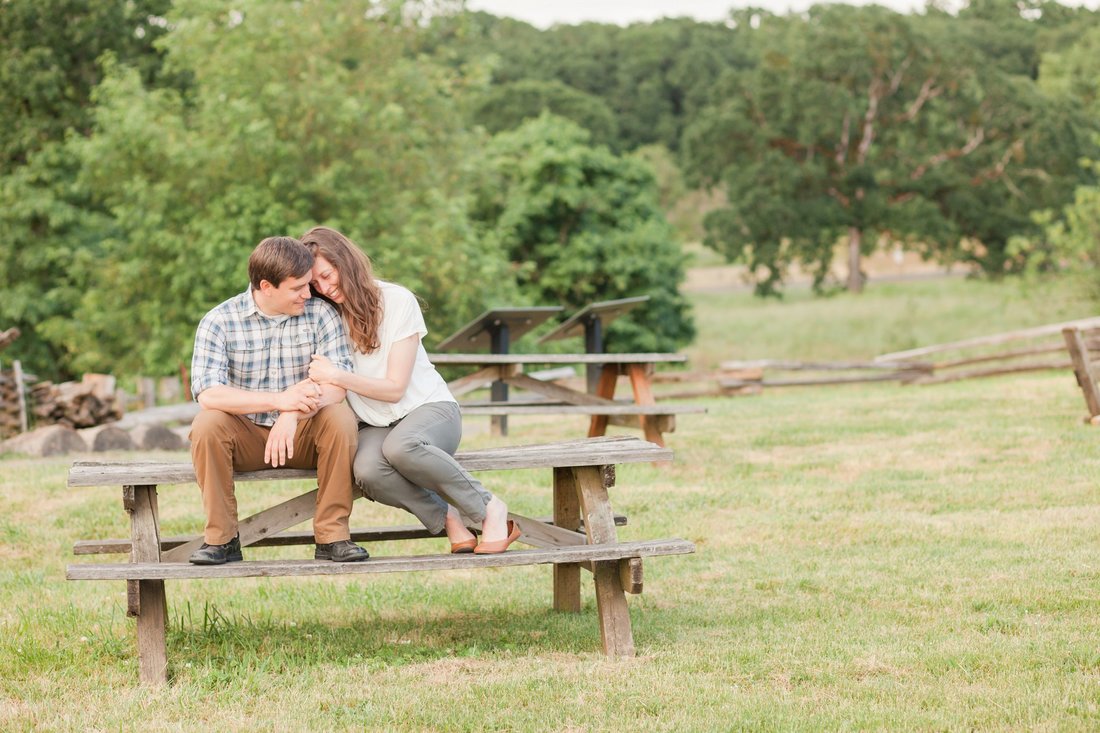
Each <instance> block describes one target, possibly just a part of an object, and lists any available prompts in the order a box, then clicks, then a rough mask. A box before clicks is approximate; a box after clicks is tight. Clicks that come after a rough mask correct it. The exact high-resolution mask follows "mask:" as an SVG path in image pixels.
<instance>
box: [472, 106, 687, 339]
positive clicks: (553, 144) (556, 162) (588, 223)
mask: <svg viewBox="0 0 1100 733" xmlns="http://www.w3.org/2000/svg"><path fill="white" fill-rule="evenodd" d="M473 217H474V219H475V220H476V221H477V222H479V224H480V225H481V227H482V230H483V231H484V234H485V236H486V238H487V239H489V240H490V241H493V242H495V243H499V247H500V248H501V250H503V251H504V252H505V253H506V255H507V257H508V259H509V260H510V261H511V263H512V267H513V270H514V272H515V273H516V278H517V279H518V281H519V287H520V290H521V292H522V293H523V294H525V295H526V296H527V297H528V299H529V300H533V301H534V302H535V303H538V304H544V305H564V306H566V308H567V310H573V311H575V310H578V309H580V308H582V307H583V306H585V305H587V304H588V303H591V302H593V301H599V300H607V299H613V298H622V297H628V296H636V295H649V296H650V297H651V300H650V302H649V303H648V304H647V305H646V307H645V308H643V309H637V310H635V311H632V312H631V313H630V314H628V315H627V316H624V317H622V318H619V319H617V320H616V321H615V322H614V323H613V324H612V325H611V326H610V327H609V329H608V332H607V334H606V344H607V347H608V349H609V350H611V351H635V350H636V351H659V350H671V349H675V348H677V347H679V346H681V345H683V344H685V343H687V342H689V341H690V340H691V338H692V336H693V335H694V327H693V325H692V322H691V320H690V316H689V313H688V305H687V303H686V301H685V300H684V298H683V297H682V296H681V295H680V294H679V292H678V291H677V286H678V284H679V283H680V282H681V281H682V280H683V276H684V272H683V260H684V258H683V255H682V254H681V252H680V248H679V246H678V245H677V243H676V242H675V241H674V240H673V238H672V232H671V229H670V227H669V225H668V223H667V221H665V219H664V216H663V215H662V213H661V211H660V207H659V204H658V192H657V185H656V181H655V179H654V176H653V172H652V171H651V170H650V169H649V168H648V166H646V165H645V164H643V163H642V162H641V161H639V160H637V159H632V158H621V157H618V156H616V155H614V154H613V153H612V152H611V151H609V150H608V149H607V148H605V147H593V146H591V145H589V135H588V133H587V132H586V131H585V130H583V129H581V128H580V127H578V126H577V125H575V124H573V123H571V122H569V121H568V120H565V119H562V118H558V117H554V116H551V115H546V114H544V115H542V116H541V117H539V118H538V119H536V120H530V121H528V122H525V123H524V124H523V125H521V126H520V127H519V128H518V129H516V130H514V131H510V132H503V133H500V134H499V135H497V136H496V137H494V138H493V140H492V141H491V142H490V144H489V147H488V150H487V169H486V177H485V180H484V181H483V182H482V184H481V186H480V188H479V190H478V192H477V197H476V200H475V208H474V211H473Z"/></svg>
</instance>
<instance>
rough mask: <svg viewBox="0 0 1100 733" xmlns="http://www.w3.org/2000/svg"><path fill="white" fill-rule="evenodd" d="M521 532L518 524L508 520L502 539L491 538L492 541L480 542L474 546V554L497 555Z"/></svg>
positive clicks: (517, 537) (518, 536)
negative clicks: (506, 534)
mask: <svg viewBox="0 0 1100 733" xmlns="http://www.w3.org/2000/svg"><path fill="white" fill-rule="evenodd" d="M522 534H523V532H522V531H521V530H520V528H519V525H518V524H516V523H515V522H513V521H512V520H511V519H509V520H508V536H507V537H505V538H504V539H502V540H493V541H492V542H480V543H478V545H477V547H475V548H474V554H477V555H497V554H499V553H501V552H504V551H505V550H507V549H508V545H510V544H512V543H513V542H515V541H516V540H518V539H519V538H520V535H522Z"/></svg>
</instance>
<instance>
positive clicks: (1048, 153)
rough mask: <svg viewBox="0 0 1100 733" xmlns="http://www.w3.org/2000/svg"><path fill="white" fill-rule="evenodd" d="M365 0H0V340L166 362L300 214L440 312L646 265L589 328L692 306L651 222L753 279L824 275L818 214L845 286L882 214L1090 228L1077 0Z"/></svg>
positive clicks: (932, 236) (1084, 60) (899, 231)
mask: <svg viewBox="0 0 1100 733" xmlns="http://www.w3.org/2000/svg"><path fill="white" fill-rule="evenodd" d="M364 7H365V5H364V3H363V2H362V1H361V0H307V1H306V2H291V1H290V0H275V1H273V2H259V1H258V0H245V1H244V2H241V3H237V4H235V5H233V6H232V8H230V7H229V6H226V5H225V4H223V3H219V2H215V1H214V0H176V1H175V2H173V1H172V0H141V1H135V0H95V1H93V2H84V3H75V2H72V1H71V0H8V1H7V2H3V3H0V37H2V38H3V39H4V45H3V47H0V82H2V83H0V122H2V123H3V124H0V227H2V229H3V234H4V236H3V237H0V262H3V281H4V296H5V297H4V298H3V299H0V327H4V328H6V327H9V326H18V327H19V328H20V329H21V330H22V331H23V334H24V335H23V336H22V337H21V338H20V339H19V340H18V341H17V342H16V343H15V345H13V346H12V347H10V350H9V351H8V352H6V354H5V357H6V358H7V357H15V358H21V359H23V361H24V363H25V365H26V366H27V368H28V369H30V370H32V371H34V372H36V373H38V374H40V375H42V376H68V375H71V374H75V373H78V372H79V371H81V370H88V369H94V370H104V371H112V372H115V373H119V374H126V373H135V372H145V373H169V372H172V371H174V370H175V369H176V367H177V365H178V364H180V363H185V362H186V361H187V358H188V355H189V353H190V341H191V334H192V330H193V328H194V323H195V322H196V321H197V319H198V318H199V316H200V315H201V314H202V313H203V312H204V311H205V310H206V309H208V308H209V307H211V306H213V305H214V304H216V303H217V302H218V301H220V300H221V299H223V298H225V297H228V296H230V295H232V294H233V293H235V292H236V291H238V290H239V289H241V288H243V286H244V278H243V270H244V260H245V255H246V254H247V252H248V251H249V250H250V249H251V247H252V246H254V245H255V243H256V242H257V241H258V240H259V239H261V238H262V237H264V236H267V235H270V234H274V233H290V234H296V233H298V232H299V231H301V230H303V229H304V228H306V227H307V226H310V225H312V224H315V223H320V222H323V223H327V224H330V225H333V226H337V227H341V228H343V229H345V230H347V231H348V232H349V233H350V234H351V235H352V236H353V237H354V238H355V239H356V240H357V241H358V242H359V243H360V245H361V246H363V247H364V249H366V250H367V251H368V252H369V253H370V254H371V255H372V256H373V257H374V258H375V260H376V262H377V265H378V270H379V273H380V274H381V275H382V276H383V277H387V278H391V279H394V280H398V281H401V282H403V283H405V284H407V285H409V286H410V287H412V288H413V289H414V290H416V291H417V292H418V293H419V294H420V295H422V296H423V297H424V298H425V300H426V302H427V303H428V304H429V309H428V313H427V315H428V320H429V327H430V328H431V329H432V331H433V333H435V334H436V335H437V336H442V335H443V333H445V332H446V331H448V330H449V329H451V328H453V327H454V326H456V325H458V324H459V323H461V322H463V321H464V320H466V319H467V318H469V317H470V316H472V315H473V314H475V313H476V312H478V311H479V310H481V309H484V308H486V307H490V306H494V305H522V304H524V303H529V302H538V303H550V302H552V303H558V304H563V305H566V306H567V313H568V312H569V311H570V310H571V309H572V308H575V307H580V306H583V305H584V304H586V303H588V302H590V301H592V300H598V299H607V298H613V297H619V296H622V295H634V294H648V295H651V296H652V297H653V301H652V303H651V306H650V307H648V308H647V309H645V310H644V311H637V312H636V313H634V314H632V315H631V317H630V318H629V319H624V320H623V321H622V323H621V324H619V325H618V326H617V327H616V329H615V330H613V331H612V333H611V334H610V340H611V342H612V345H613V347H614V348H616V349H632V348H678V347H680V346H682V345H683V344H684V343H686V342H687V340H689V339H690V338H691V335H692V333H693V326H692V323H691V319H690V316H689V314H688V311H687V309H686V307H685V306H684V304H683V302H682V299H680V298H679V296H678V295H677V294H676V288H677V285H678V283H679V282H680V281H681V279H682V276H683V262H682V259H681V258H680V256H679V245H680V242H679V241H677V240H678V235H679V236H690V237H693V238H695V237H702V238H704V239H705V241H706V243H707V244H709V245H710V246H711V247H713V248H714V249H715V250H716V251H717V252H720V253H721V254H722V255H723V256H725V257H726V258H728V259H730V260H732V261H737V262H742V263H745V264H747V265H748V266H749V267H750V269H751V271H752V275H753V276H754V277H755V278H756V281H757V286H758V291H759V292H763V293H768V292H778V291H779V290H780V288H781V287H782V284H783V280H784V277H785V275H786V273H787V271H788V269H789V268H790V267H791V266H792V265H794V264H798V265H801V266H802V267H803V268H804V269H809V270H810V271H811V272H814V273H815V274H816V276H817V279H818V284H819V285H820V286H824V285H825V284H826V282H827V279H828V277H829V273H830V272H831V271H832V267H831V265H832V260H833V258H834V255H835V253H836V251H837V247H838V245H843V244H847V245H848V251H849V258H848V259H849V263H850V267H849V269H850V274H851V276H850V278H849V285H850V286H851V287H853V288H858V287H859V286H860V284H861V278H860V277H859V274H860V273H859V268H860V262H861V258H862V257H863V256H864V255H866V254H867V253H868V252H870V251H872V250H873V249H874V248H875V247H879V246H884V245H887V244H888V245H890V246H894V245H895V244H898V243H900V244H901V245H902V246H905V247H908V248H911V249H914V250H917V251H920V252H921V253H923V254H924V255H926V256H928V257H935V258H939V259H942V260H945V261H962V262H968V263H971V264H973V265H975V266H977V267H979V268H981V269H982V270H983V271H985V272H988V273H992V274H997V275H1000V274H1003V273H1007V272H1012V271H1017V270H1029V269H1030V270H1035V269H1040V270H1050V269H1057V268H1060V267H1063V266H1065V265H1066V264H1067V263H1072V262H1088V263H1091V262H1096V261H1098V260H1100V253H1098V252H1096V245H1095V241H1094V239H1090V237H1091V236H1092V234H1091V233H1092V232H1094V231H1096V230H1097V228H1098V224H1097V216H1098V214H1097V212H1096V206H1095V203H1094V202H1095V200H1096V198H1097V196H1096V190H1097V169H1096V167H1095V166H1088V165H1081V161H1082V160H1097V159H1100V152H1098V151H1100V137H1098V133H1100V109H1098V107H1100V105H1098V103H1097V99H1098V95H1100V92H1098V82H1097V79H1098V78H1100V76H1098V74H1100V69H1098V68H1097V62H1096V60H1095V59H1096V58H1098V56H1097V54H1096V53H1095V49H1096V48H1098V47H1100V36H1097V29H1098V28H1100V23H1098V18H1100V14H1098V13H1097V12H1094V11H1090V10H1086V9H1080V8H1067V7H1063V6H1061V5H1058V4H1056V3H1053V2H1047V1H1045V0H1035V2H1027V3H1022V4H1021V3H1016V2H1010V1H1009V0H972V1H971V2H969V3H968V4H967V5H966V6H965V7H963V8H962V9H961V10H960V11H959V12H958V13H957V15H949V14H947V13H945V12H943V11H941V10H937V9H935V8H931V7H930V8H929V9H927V10H926V11H924V12H922V13H917V14H910V15H901V14H898V13H894V12H891V11H889V10H886V9H884V8H881V7H875V6H869V7H860V8H853V7H847V6H831V5H822V6H818V7H815V8H812V9H811V10H809V11H808V12H806V13H800V14H791V15H787V16H774V15H769V14H767V13H763V12H760V11H737V12H733V13H731V16H730V20H729V22H727V23H700V22H695V21H691V20H688V19H676V20H661V21H657V22H653V23H645V24H634V25H631V26H629V27H617V26H609V25H600V24H594V23H586V24H582V25H578V26H556V27H553V28H550V29H548V30H545V31H540V30H538V29H536V28H533V27H532V26H530V25H527V24H525V23H521V22H518V21H514V20H509V19H505V18H496V17H493V16H491V15H488V14H485V13H472V12H464V11H463V10H462V5H461V3H460V2H453V1H451V0H439V1H438V2H413V1H412V0H387V1H386V2H379V3H375V4H373V5H372V6H371V10H370V11H369V12H366V13H364ZM58 19H61V20H63V22H57V21H58ZM544 113H551V114H552V115H553V116H552V117H540V115H543V114H544ZM581 129H583V130H584V131H586V133H582V132H581ZM692 187H695V188H694V189H693V188H692ZM699 187H704V188H705V189H706V190H700V189H699ZM686 209H687V210H686ZM706 211H709V212H710V213H709V215H707V217H706V229H705V232H703V230H702V223H701V222H702V220H703V214H704V213H705V212H706ZM669 218H671V219H673V221H674V222H675V228H670V226H669V223H668V219H669ZM120 324H125V327H120Z"/></svg>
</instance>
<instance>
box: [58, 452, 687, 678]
mask: <svg viewBox="0 0 1100 733" xmlns="http://www.w3.org/2000/svg"><path fill="white" fill-rule="evenodd" d="M456 458H458V460H459V462H460V463H461V464H462V465H463V466H465V467H466V468H467V469H468V470H470V471H491V470H502V469H519V468H547V469H552V471H553V497H552V502H553V516H552V517H551V521H550V522H547V521H546V520H544V519H533V518H530V517H524V516H520V515H516V514H512V515H511V517H512V519H514V520H515V521H516V522H517V523H518V524H519V525H520V527H521V529H522V530H523V536H522V537H521V538H520V541H521V542H524V543H526V544H527V545H530V546H531V547H532V548H533V549H530V550H519V549H511V550H509V551H508V552H505V553H503V554H500V555H451V554H449V553H448V554H443V555H413V556H400V557H371V559H369V560H367V561H365V562H359V563H333V562H327V561H315V560H246V561H244V562H239V563H230V564H227V565H219V566H197V565H191V564H189V563H188V562H187V558H188V556H189V555H190V553H191V552H192V551H193V550H194V549H195V548H196V547H198V546H199V545H200V544H201V542H202V538H201V537H198V536H190V537H173V538H162V537H161V536H160V525H159V521H158V512H157V487H158V486H162V485H168V484H188V483H193V482H194V481H195V474H194V469H193V467H192V466H191V464H190V463H189V462H185V463H135V462H128V461H127V462H114V463H85V462H77V463H74V464H73V466H72V468H71V469H70V471H69V486H71V487H87V486H108V485H114V486H122V487H123V489H122V496H123V506H124V508H125V510H126V511H127V512H128V513H129V514H130V534H131V536H130V539H129V540H124V539H112V540H81V541H80V542H77V543H76V546H75V547H74V553H76V554H80V555H87V554H101V553H119V552H129V553H130V559H129V562H114V563H95V564H72V565H69V566H68V568H67V572H66V577H67V578H68V579H69V580H125V581H127V590H128V593H127V613H128V614H129V615H131V616H134V617H136V619H137V645H138V658H139V669H140V676H141V680H142V681H143V682H146V683H152V684H163V683H165V682H166V681H167V679H168V653H167V646H166V642H165V619H166V615H167V603H166V598H165V590H164V581H165V580H175V579H206V578H223V579H228V578H244V577H279V576H302V575H352V574H370V573H390V572H402V571H408V570H431V571H435V570H449V569H460V568H461V569H471V568H491V567H509V566H516V565H534V564H552V565H553V566H554V573H553V588H554V602H553V606H554V609H555V610H559V611H570V612H579V611H580V608H581V603H580V571H581V569H582V568H583V569H587V570H588V571H590V572H591V573H592V575H593V579H594V585H595V591H596V606H597V615H598V616H599V625H600V637H601V639H602V641H603V650H604V653H605V654H607V655H608V656H610V657H628V656H633V654H634V640H633V633H632V631H631V626H630V616H629V614H628V611H627V605H626V597H625V595H624V593H640V592H641V589H642V567H641V558H643V557H652V556H658V555H680V554H687V553H691V552H694V551H695V547H694V545H693V544H692V543H690V542H687V541H685V540H682V539H665V540H652V541H640V542H619V541H618V539H617V536H616V530H615V526H616V523H617V518H616V516H615V515H614V514H613V512H612V510H611V503H610V500H609V497H608V489H609V488H610V487H611V486H613V485H614V483H615V465H616V464H620V463H639V462H666V461H670V460H671V459H672V451H670V450H668V449H666V448H663V447H661V446H658V445H655V444H653V443H649V442H646V441H643V440H639V439H637V438H630V437H622V438H618V437H616V438H590V439H584V440H576V441H564V442H559V443H550V444H544V445H530V446H516V447H508V448H492V449H486V450H476V451H464V452H460V453H459V454H458V455H457V456H456ZM315 478H316V472H315V471H311V470H301V469H270V470H264V471H254V472H248V473H238V474H236V476H235V479H236V480H237V481H270V480H284V479H315ZM315 497H316V489H314V490H312V491H309V492H307V493H304V494H302V495H300V496H298V497H295V498H293V499H290V500H288V501H285V502H283V503H281V504H279V505H278V506H275V507H272V508H270V509H266V510H264V511H262V512H260V513H258V514H256V515H253V516H251V517H248V518H246V519H242V520H241V522H240V536H241V545H242V546H254V547H258V546H265V545H267V546H270V545H289V544H312V543H313V535H312V533H310V532H286V531H285V530H287V529H289V528H291V527H293V526H295V525H297V524H300V523H302V522H305V521H308V520H309V519H311V518H312V516H313V509H314V502H315ZM196 501H197V497H196ZM619 521H624V520H622V518H619ZM473 529H479V528H478V527H477V526H476V525H475V526H474V527H473ZM353 536H354V537H355V538H356V539H357V540H359V541H372V540H399V539H415V538H419V537H426V536H429V535H428V533H427V532H425V531H424V530H423V528H420V527H408V526H406V527H389V528H376V529H371V530H357V531H356V532H355V533H354V535H353Z"/></svg>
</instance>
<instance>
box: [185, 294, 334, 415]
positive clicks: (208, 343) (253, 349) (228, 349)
mask: <svg viewBox="0 0 1100 733" xmlns="http://www.w3.org/2000/svg"><path fill="white" fill-rule="evenodd" d="M313 354H320V355H322V356H327V357H328V358H329V359H331V360H332V363H333V364H335V365H336V366H338V367H340V368H341V369H347V370H349V371H350V370H351V369H352V368H353V367H352V361H351V351H350V350H349V349H348V343H347V339H346V338H345V337H344V324H343V322H342V321H341V320H340V316H339V315H338V314H337V313H336V311H335V310H334V309H333V307H332V306H331V305H329V304H328V303H326V302H325V301H324V300H322V299H320V298H310V299H309V300H307V301H306V309H305V312H304V313H302V315H300V316H290V317H289V318H286V319H283V320H276V319H272V318H268V317H266V316H264V315H263V314H262V313H260V310H259V308H257V307H256V301H255V300H253V298H252V289H251V288H248V289H246V290H245V291H244V292H243V293H241V294H240V295H237V296H235V297H232V298H230V299H229V300H227V301H225V302H224V303H222V304H221V305H219V306H217V307H216V308H214V309H213V310H211V311H210V312H209V313H207V314H206V316H205V317H204V318H203V319H202V321H201V322H199V328H198V331H197V332H196V333H195V353H194V356H192V357H191V394H192V395H194V397H195V399H198V398H199V393H200V392H202V391H203V390H204V389H207V388H209V387H214V386H216V385H219V384H225V385H229V386H230V387H237V388H239V389H246V390H248V391H250V392H282V391H283V390H285V389H287V388H289V387H291V386H292V385H294V384H297V383H298V382H300V381H302V380H303V379H306V378H307V377H308V376H309V359H310V356H312V355H313ZM278 416H279V414H278V413H277V412H261V413H254V414H251V415H247V416H246V417H248V418H249V419H250V420H252V422H254V423H256V424H257V425H274V424H275V418H276V417H278Z"/></svg>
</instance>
